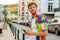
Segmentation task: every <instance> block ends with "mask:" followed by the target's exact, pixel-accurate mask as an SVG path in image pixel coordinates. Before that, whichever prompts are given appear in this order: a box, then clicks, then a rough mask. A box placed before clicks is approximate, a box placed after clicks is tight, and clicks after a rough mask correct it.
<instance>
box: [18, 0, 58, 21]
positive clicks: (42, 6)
mask: <svg viewBox="0 0 60 40" xmlns="http://www.w3.org/2000/svg"><path fill="white" fill-rule="evenodd" d="M32 1H34V2H36V3H37V5H38V9H37V12H38V14H43V15H45V16H46V18H47V19H51V18H54V9H55V8H59V0H19V3H18V5H19V6H18V16H19V17H18V20H21V19H23V20H24V21H25V20H26V18H27V17H26V16H27V15H30V14H29V12H28V7H27V4H28V3H29V2H32ZM30 18H31V15H30ZM29 20H30V19H29Z"/></svg>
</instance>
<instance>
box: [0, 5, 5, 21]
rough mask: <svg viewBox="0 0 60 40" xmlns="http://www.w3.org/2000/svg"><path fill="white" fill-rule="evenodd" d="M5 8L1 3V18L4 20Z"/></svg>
mask: <svg viewBox="0 0 60 40" xmlns="http://www.w3.org/2000/svg"><path fill="white" fill-rule="evenodd" d="M3 10H4V7H3V5H2V4H0V20H1V21H3V20H4V14H3V12H2V11H3Z"/></svg>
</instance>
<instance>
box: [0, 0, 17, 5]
mask: <svg viewBox="0 0 60 40" xmlns="http://www.w3.org/2000/svg"><path fill="white" fill-rule="evenodd" d="M16 3H18V0H0V4H3V5H7V4H16Z"/></svg>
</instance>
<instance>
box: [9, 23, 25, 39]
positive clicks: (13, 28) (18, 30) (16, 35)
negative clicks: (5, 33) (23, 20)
mask: <svg viewBox="0 0 60 40" xmlns="http://www.w3.org/2000/svg"><path fill="white" fill-rule="evenodd" d="M9 27H10V29H11V31H12V33H13V36H14V38H15V39H17V40H25V34H24V33H23V34H22V39H20V37H19V34H20V29H18V28H17V27H14V26H13V25H12V24H11V23H9Z"/></svg>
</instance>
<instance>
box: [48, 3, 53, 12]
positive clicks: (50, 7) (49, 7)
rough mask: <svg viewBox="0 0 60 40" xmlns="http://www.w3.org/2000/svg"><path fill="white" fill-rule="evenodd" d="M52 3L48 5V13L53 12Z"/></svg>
mask: <svg viewBox="0 0 60 40" xmlns="http://www.w3.org/2000/svg"><path fill="white" fill-rule="evenodd" d="M52 5H53V4H52V3H48V12H52V11H53V10H52Z"/></svg>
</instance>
